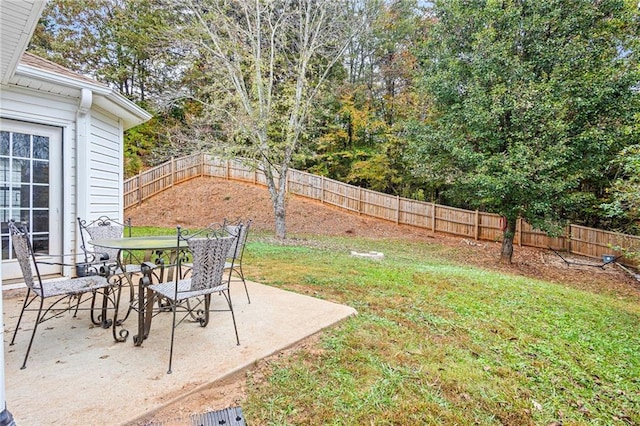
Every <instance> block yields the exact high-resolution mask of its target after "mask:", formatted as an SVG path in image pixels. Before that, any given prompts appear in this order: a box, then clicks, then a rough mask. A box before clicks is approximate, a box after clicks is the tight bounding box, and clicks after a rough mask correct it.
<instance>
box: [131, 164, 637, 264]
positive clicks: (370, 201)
mask: <svg viewBox="0 0 640 426" xmlns="http://www.w3.org/2000/svg"><path fill="white" fill-rule="evenodd" d="M201 176H206V177H216V178H223V179H228V180H235V181H241V182H250V183H253V184H255V185H262V186H266V185H267V178H266V176H265V174H264V172H263V171H262V170H260V169H259V168H256V167H255V166H254V165H253V164H252V163H251V162H249V161H247V160H243V159H238V158H236V159H230V160H225V159H221V158H218V157H215V156H212V155H209V154H193V155H190V156H187V157H182V158H178V159H171V160H170V161H167V162H166V163H164V164H161V165H159V166H156V167H154V168H151V169H149V170H145V171H143V172H140V173H139V174H138V175H136V176H134V177H132V178H130V179H127V180H125V181H124V186H123V189H124V194H123V195H124V208H125V209H126V208H129V207H133V206H135V205H137V204H140V203H142V202H143V201H144V200H146V199H148V198H150V197H152V196H154V195H156V194H157V193H159V192H161V191H164V190H165V189H167V188H170V187H172V186H173V185H176V184H178V183H181V182H184V181H187V180H189V179H193V178H195V177H201ZM286 183H287V191H288V192H289V193H291V194H295V195H298V196H301V197H306V198H309V199H312V200H316V201H319V202H321V203H323V204H327V205H330V206H334V207H338V208H340V209H343V210H346V211H349V212H352V213H356V214H359V215H363V216H369V217H374V218H378V219H383V220H387V221H390V222H395V223H397V224H399V225H400V224H401V225H409V226H415V227H419V228H424V229H429V230H431V231H433V232H434V233H436V232H439V233H445V234H451V235H457V236H463V237H467V238H472V239H474V240H483V241H499V240H501V239H502V235H503V229H502V218H501V217H500V216H499V215H497V214H494V213H484V212H480V211H478V210H476V211H471V210H464V209H458V208H454V207H448V206H443V205H440V204H435V203H429V202H424V201H417V200H411V199H408V198H402V197H398V196H394V195H389V194H384V193H381V192H376V191H372V190H369V189H364V188H360V187H357V186H353V185H349V184H346V183H342V182H339V181H336V180H333V179H329V178H325V177H323V176H317V175H313V174H310V173H307V172H303V171H300V170H295V169H290V170H289V173H288V176H287V182H286ZM514 244H517V245H519V246H526V247H537V248H545V249H546V248H552V249H554V250H561V251H566V252H569V253H574V254H579V255H582V256H587V257H591V258H594V259H602V257H603V256H604V255H613V256H615V257H616V258H618V257H620V256H622V254H623V250H629V251H638V250H640V237H637V236H633V235H627V234H620V233H616V232H609V231H603V230H600V229H594V228H587V227H584V226H578V225H569V226H567V227H566V229H565V231H564V233H563V235H562V236H559V237H550V236H548V235H547V234H546V233H544V232H543V231H540V230H536V229H534V228H533V227H532V226H531V225H529V224H528V223H527V222H525V221H523V220H522V219H520V220H518V223H517V226H516V232H515V237H514ZM615 247H617V248H621V249H622V250H615V249H614V248H615ZM618 262H620V263H623V264H625V265H628V266H638V261H633V260H630V259H625V258H622V257H620V258H619V259H618Z"/></svg>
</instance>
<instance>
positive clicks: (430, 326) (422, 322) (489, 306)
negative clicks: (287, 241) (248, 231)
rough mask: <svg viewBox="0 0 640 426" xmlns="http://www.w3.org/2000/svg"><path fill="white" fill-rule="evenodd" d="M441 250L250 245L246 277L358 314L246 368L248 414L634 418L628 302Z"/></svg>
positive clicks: (636, 380)
mask: <svg viewBox="0 0 640 426" xmlns="http://www.w3.org/2000/svg"><path fill="white" fill-rule="evenodd" d="M346 247H350V248H353V249H356V250H357V249H362V250H376V251H382V252H384V253H385V259H384V260H382V261H372V260H369V259H363V258H356V257H352V256H350V255H349V250H348V249H347V248H346ZM442 250H444V248H443V247H440V246H438V245H437V244H427V243H411V242H405V241H402V242H398V241H385V240H376V241H370V240H358V239H348V240H346V239H339V238H324V239H323V240H322V241H320V243H319V244H315V245H312V247H309V244H306V245H303V246H295V245H293V246H290V245H279V244H276V243H269V242H266V241H263V242H261V241H260V240H259V239H258V241H250V242H249V244H248V248H247V251H246V253H245V259H244V264H245V265H246V266H245V268H246V269H247V270H248V271H249V274H250V275H251V278H252V279H254V280H256V281H259V282H262V283H265V284H269V285H273V286H277V287H281V288H284V289H290V290H293V291H299V292H304V293H308V294H310V295H313V296H315V297H320V298H323V299H328V300H331V301H335V302H339V303H343V304H346V305H350V306H353V307H354V308H356V309H357V310H358V315H357V316H356V317H353V318H351V319H348V320H347V321H345V322H344V323H342V324H341V325H339V326H338V327H335V328H333V329H331V330H328V331H326V332H325V333H324V334H323V335H322V338H321V340H320V341H319V343H318V345H319V347H317V348H314V349H313V350H309V349H302V350H300V351H297V352H295V353H294V354H293V355H292V356H291V357H289V358H286V359H283V360H279V361H277V362H274V363H273V364H271V371H270V374H269V375H268V376H267V379H266V380H262V379H260V380H258V379H256V380H253V379H251V376H250V378H249V382H250V383H249V386H248V389H249V396H248V400H247V401H245V402H243V410H244V412H245V414H246V415H247V418H248V420H249V422H250V423H251V424H277V425H281V424H349V425H351V424H353V425H360V424H398V425H415V424H447V425H452V424H461V425H466V424H482V425H484V424H510V425H526V424H536V425H548V424H551V423H552V422H558V424H559V423H562V424H564V425H571V424H594V425H610V424H620V425H626V424H640V336H639V333H640V304H639V303H638V300H640V298H638V299H635V300H629V299H628V298H620V297H615V296H614V295H607V294H594V293H591V292H585V291H579V290H576V289H575V288H569V287H565V286H562V285H558V284H554V283H549V282H545V281H538V280H535V279H531V278H524V277H519V276H510V275H506V274H504V273H498V272H492V271H487V270H482V269H479V268H475V267H470V266H465V265H462V264H455V263H450V262H448V261H447V260H446V259H445V257H444V256H442V255H441V251H442Z"/></svg>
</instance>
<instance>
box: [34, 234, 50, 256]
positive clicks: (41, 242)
mask: <svg viewBox="0 0 640 426" xmlns="http://www.w3.org/2000/svg"><path fill="white" fill-rule="evenodd" d="M31 244H32V245H33V251H34V253H38V254H49V236H48V235H34V236H33V238H32V239H31Z"/></svg>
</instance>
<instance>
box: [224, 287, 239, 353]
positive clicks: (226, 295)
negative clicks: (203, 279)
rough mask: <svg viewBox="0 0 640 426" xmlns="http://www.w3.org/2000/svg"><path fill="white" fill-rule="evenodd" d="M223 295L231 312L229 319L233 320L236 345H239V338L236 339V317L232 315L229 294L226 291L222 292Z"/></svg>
mask: <svg viewBox="0 0 640 426" xmlns="http://www.w3.org/2000/svg"><path fill="white" fill-rule="evenodd" d="M223 293H224V298H225V299H227V304H228V305H229V310H230V311H231V319H232V320H233V329H234V330H235V332H236V344H237V345H240V338H239V337H238V326H237V325H236V316H235V314H234V313H233V305H232V304H231V294H230V293H229V290H228V289H227V291H226V292H224V291H223Z"/></svg>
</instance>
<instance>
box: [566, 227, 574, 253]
mask: <svg viewBox="0 0 640 426" xmlns="http://www.w3.org/2000/svg"><path fill="white" fill-rule="evenodd" d="M571 227H572V225H571V224H569V225H568V226H567V242H566V243H565V246H566V249H567V253H572V250H573V247H572V244H571V238H573V237H572V235H573V232H572V229H571Z"/></svg>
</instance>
